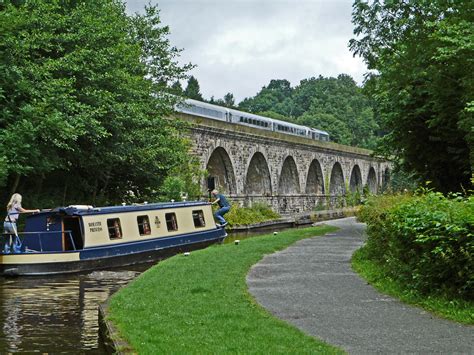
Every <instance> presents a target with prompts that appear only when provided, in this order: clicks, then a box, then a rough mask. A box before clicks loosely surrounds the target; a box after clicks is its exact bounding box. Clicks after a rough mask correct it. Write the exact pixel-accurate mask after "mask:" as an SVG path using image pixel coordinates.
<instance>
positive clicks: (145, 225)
mask: <svg viewBox="0 0 474 355" xmlns="http://www.w3.org/2000/svg"><path fill="white" fill-rule="evenodd" d="M137 225H138V233H140V235H150V233H151V229H150V219H149V218H148V216H138V217H137Z"/></svg>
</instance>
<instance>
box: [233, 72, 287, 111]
mask: <svg viewBox="0 0 474 355" xmlns="http://www.w3.org/2000/svg"><path fill="white" fill-rule="evenodd" d="M290 85H291V84H290V82H289V81H288V80H271V81H270V83H269V84H268V86H266V87H265V86H264V87H263V88H262V90H260V92H259V93H258V94H257V95H256V96H255V97H253V98H246V99H244V100H243V101H242V102H241V103H240V104H239V109H241V110H244V111H248V112H252V113H257V112H264V111H273V112H276V113H279V114H281V115H283V116H286V117H288V118H291V117H292V111H291V109H292V105H291V95H292V92H293V89H292V88H291V86H290Z"/></svg>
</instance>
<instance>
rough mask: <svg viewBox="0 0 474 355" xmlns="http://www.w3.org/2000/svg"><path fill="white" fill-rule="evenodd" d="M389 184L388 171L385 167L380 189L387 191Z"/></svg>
mask: <svg viewBox="0 0 474 355" xmlns="http://www.w3.org/2000/svg"><path fill="white" fill-rule="evenodd" d="M389 184H390V169H389V168H388V167H386V168H385V170H384V172H383V176H382V189H383V190H385V189H387V188H388V185H389Z"/></svg>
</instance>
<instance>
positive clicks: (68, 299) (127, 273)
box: [0, 264, 151, 354]
mask: <svg viewBox="0 0 474 355" xmlns="http://www.w3.org/2000/svg"><path fill="white" fill-rule="evenodd" d="M150 266H151V265H150V264H144V265H140V266H130V267H128V268H123V269H119V270H103V271H94V272H90V273H85V274H77V275H60V276H45V277H18V278H2V277H0V326H1V329H0V354H5V353H16V352H21V353H31V352H39V353H51V352H53V353H87V354H104V353H105V348H104V347H103V344H102V342H101V340H100V339H99V331H98V330H99V323H98V305H99V303H101V302H103V301H105V300H106V299H107V298H108V297H109V296H110V295H112V294H113V293H114V292H115V291H117V290H118V289H119V288H120V287H122V286H124V285H126V284H127V283H128V282H130V281H131V280H133V279H134V278H135V277H136V276H137V275H139V274H140V273H141V272H143V271H145V270H146V269H147V268H149V267H150Z"/></svg>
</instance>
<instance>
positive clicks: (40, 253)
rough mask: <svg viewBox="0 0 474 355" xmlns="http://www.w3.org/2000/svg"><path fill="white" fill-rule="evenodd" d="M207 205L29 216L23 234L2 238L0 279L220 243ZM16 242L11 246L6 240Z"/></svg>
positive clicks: (81, 209)
mask: <svg viewBox="0 0 474 355" xmlns="http://www.w3.org/2000/svg"><path fill="white" fill-rule="evenodd" d="M226 236H227V234H226V232H225V229H224V228H221V227H218V226H216V223H215V222H214V217H213V214H212V208H211V205H210V204H209V203H208V202H172V203H153V204H140V205H123V206H109V207H92V206H78V205H75V206H68V207H58V208H54V209H51V210H42V211H41V212H39V213H36V214H32V215H28V216H27V218H26V223H25V228H24V232H23V233H19V234H18V236H10V235H5V234H4V235H2V240H1V246H2V248H1V250H0V275H9V276H16V275H45V274H62V273H73V272H81V271H87V270H96V269H104V268H111V267H116V266H124V265H130V264H135V263H140V262H148V261H153V260H159V259H160V258H163V257H165V256H166V255H172V254H175V253H179V252H183V251H189V250H193V249H198V248H203V247H205V246H208V245H210V244H212V243H216V242H221V241H223V240H224V238H225V237H226ZM12 239H13V240H16V241H18V242H19V243H18V245H16V246H15V248H12V249H9V248H4V247H3V246H4V245H7V246H9V243H10V242H11V240H12Z"/></svg>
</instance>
